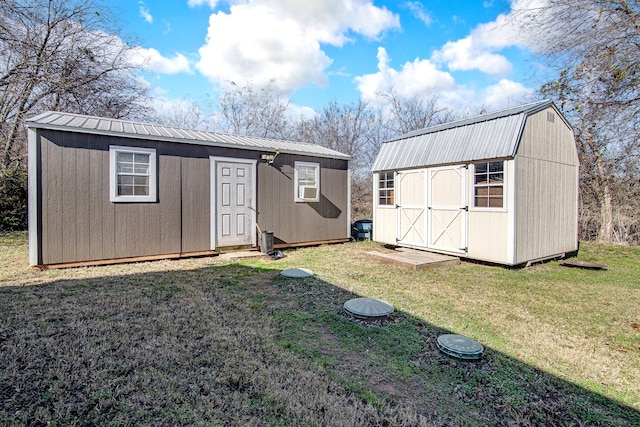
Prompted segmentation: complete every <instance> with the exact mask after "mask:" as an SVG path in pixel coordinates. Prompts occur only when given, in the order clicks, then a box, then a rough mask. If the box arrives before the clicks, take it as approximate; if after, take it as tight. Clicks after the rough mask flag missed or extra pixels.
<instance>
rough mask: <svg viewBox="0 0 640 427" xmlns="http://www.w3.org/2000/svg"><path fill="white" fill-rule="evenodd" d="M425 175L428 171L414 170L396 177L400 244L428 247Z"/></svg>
mask: <svg viewBox="0 0 640 427" xmlns="http://www.w3.org/2000/svg"><path fill="white" fill-rule="evenodd" d="M425 173H426V170H413V171H406V172H398V174H397V175H396V206H397V209H396V210H397V215H398V218H397V226H398V230H397V237H396V241H397V242H398V243H404V244H406V245H412V246H421V247H426V246H427V218H426V214H425V208H426V203H425V198H426V191H425V189H426V187H425V186H426V175H425Z"/></svg>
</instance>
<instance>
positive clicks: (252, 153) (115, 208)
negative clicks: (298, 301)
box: [27, 112, 351, 265]
mask: <svg viewBox="0 0 640 427" xmlns="http://www.w3.org/2000/svg"><path fill="white" fill-rule="evenodd" d="M27 128H28V144H29V258H30V263H31V264H32V265H74V264H83V263H87V264H91V263H94V264H100V263H108V262H118V261H129V260H136V259H153V258H167V257H181V256H193V255H206V254H215V253H219V252H223V251H228V250H233V249H243V248H244V249H246V248H256V247H257V246H258V245H259V244H260V241H261V240H262V239H260V238H259V237H260V234H259V233H258V232H257V230H258V229H261V230H263V231H270V232H273V243H274V245H273V246H274V247H275V248H281V247H289V246H302V245H308V244H318V243H325V242H342V241H348V240H349V237H350V233H351V230H350V225H351V218H350V215H351V213H350V202H351V201H350V197H351V195H350V180H351V176H350V174H351V172H350V157H349V156H347V155H345V154H342V153H339V152H336V151H334V150H330V149H327V148H324V147H320V146H317V145H313V144H304V143H299V142H291V141H281V140H275V139H266V138H254V137H246V136H232V135H223V134H218V133H211V132H202V131H195V130H187V129H177V128H172V127H167V126H158V125H151V124H144V123H136V122H129V121H123V120H115V119H108V118H101V117H90V116H82V115H76V114H68V113H59V112H46V113H43V114H41V115H39V116H36V117H33V118H32V119H30V120H28V121H27ZM270 240H271V239H269V241H270Z"/></svg>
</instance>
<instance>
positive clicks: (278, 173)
mask: <svg viewBox="0 0 640 427" xmlns="http://www.w3.org/2000/svg"><path fill="white" fill-rule="evenodd" d="M295 161H305V162H312V163H319V164H320V201H318V202H315V203H296V202H294V188H293V186H294V162H295ZM347 166H348V165H347V161H346V160H334V159H323V158H313V157H306V156H294V155H287V154H280V155H279V156H278V157H277V158H276V160H275V162H274V163H273V165H269V164H267V163H265V162H259V163H258V191H257V194H258V225H259V226H260V228H261V229H262V230H263V231H273V232H274V239H275V243H287V244H297V243H303V242H320V241H325V240H334V239H345V238H347V237H348V235H347V223H346V222H347V214H348V200H347V199H348V189H347V182H348V171H347Z"/></svg>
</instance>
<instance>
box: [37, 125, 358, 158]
mask: <svg viewBox="0 0 640 427" xmlns="http://www.w3.org/2000/svg"><path fill="white" fill-rule="evenodd" d="M41 116H42V115H40V116H36V117H34V118H32V119H29V120H26V125H27V128H29V129H44V130H56V131H63V132H75V133H82V134H89V135H105V136H113V137H118V138H129V139H139V140H148V141H161V142H171V143H178V144H187V145H203V146H208V147H220V148H236V149H240V150H249V151H262V152H264V151H275V150H279V152H280V153H282V154H295V155H304V156H309V157H320V158H328V159H336V160H351V159H352V156H349V155H347V154H343V153H339V152H337V151H334V150H330V151H331V152H323V151H325V150H329V149H326V148H324V147H321V146H318V148H322V150H318V151H316V150H305V149H302V148H301V149H296V148H292V147H282V146H281V145H308V146H309V147H315V146H313V145H311V144H304V143H299V142H294V141H286V140H275V139H274V140H273V142H274V143H275V144H274V145H272V146H270V145H269V144H268V141H270V139H268V138H256V140H263V141H261V142H262V144H261V145H250V144H243V143H242V142H241V139H242V138H243V137H242V136H235V135H225V136H227V137H229V138H234V139H238V140H239V141H238V142H233V143H229V142H222V141H206V140H202V139H198V138H197V137H196V136H195V132H204V131H190V130H188V129H178V128H170V129H171V130H172V131H173V132H172V133H174V134H176V135H192V136H193V138H181V137H177V136H166V135H160V134H152V133H131V132H126V131H124V130H123V131H113V130H106V129H100V128H85V127H78V126H69V125H66V124H52V123H42V122H40V121H37V120H34V119H37V118H38V117H41ZM82 117H85V116H82ZM86 117H89V116H86ZM126 123H129V122H126ZM148 126H158V125H148ZM205 133H207V134H214V133H213V132H205ZM250 138H251V137H250ZM277 145H280V146H277Z"/></svg>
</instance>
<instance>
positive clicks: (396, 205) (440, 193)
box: [372, 101, 578, 265]
mask: <svg viewBox="0 0 640 427" xmlns="http://www.w3.org/2000/svg"><path fill="white" fill-rule="evenodd" d="M372 171H373V174H374V180H373V181H374V214H373V238H374V240H376V241H378V242H382V243H387V244H393V245H399V246H407V247H412V248H417V249H426V250H431V251H435V252H442V253H447V254H453V255H458V256H461V257H466V258H470V259H476V260H482V261H488V262H492V263H497V264H504V265H521V264H526V263H530V262H533V261H537V260H542V259H547V258H552V257H558V256H562V255H564V254H566V253H569V252H574V251H576V250H577V249H578V155H577V151H576V146H575V141H574V136H573V131H572V128H571V126H570V125H569V124H568V123H567V121H566V119H565V118H564V117H563V116H562V114H561V113H560V111H558V109H557V108H556V107H555V105H554V104H553V103H552V102H551V101H540V102H535V103H531V104H526V105H522V106H519V107H515V108H510V109H506V110H502V111H498V112H494V113H489V114H483V115H480V116H476V117H472V118H469V119H465V120H459V121H455V122H451V123H446V124H443V125H439V126H434V127H431V128H427V129H422V130H418V131H414V132H411V133H409V134H406V135H403V136H401V137H399V138H397V139H395V140H391V141H388V142H385V143H384V144H383V145H382V147H381V149H380V152H379V153H378V156H377V158H376V160H375V162H374V165H373V167H372Z"/></svg>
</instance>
